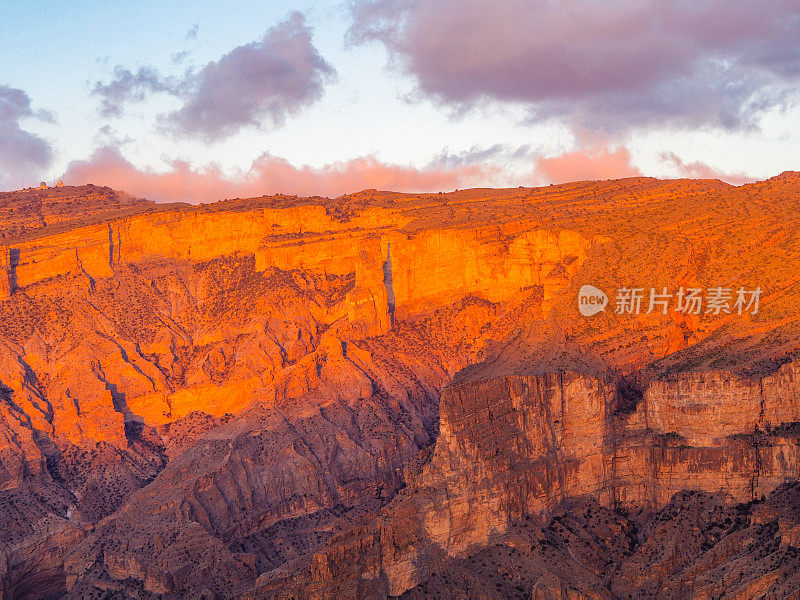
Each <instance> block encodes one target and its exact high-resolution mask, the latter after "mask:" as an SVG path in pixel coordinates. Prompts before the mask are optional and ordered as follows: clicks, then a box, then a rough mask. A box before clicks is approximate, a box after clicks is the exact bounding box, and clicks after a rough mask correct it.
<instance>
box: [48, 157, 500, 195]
mask: <svg viewBox="0 0 800 600" xmlns="http://www.w3.org/2000/svg"><path fill="white" fill-rule="evenodd" d="M487 170H488V168H487V167H482V166H478V165H464V166H460V167H454V168H435V167H428V168H425V169H416V168H414V167H410V166H402V165H392V164H385V163H382V162H380V161H379V160H377V159H376V158H375V157H372V156H367V157H362V158H356V159H352V160H349V161H344V162H338V163H334V164H331V165H326V166H324V167H322V168H314V167H309V166H301V167H296V166H294V165H292V164H290V163H289V162H287V161H286V160H284V159H282V158H278V157H275V156H271V155H270V154H263V155H261V156H260V157H259V158H257V159H256V160H255V161H253V164H252V165H251V166H250V168H249V169H248V170H240V171H237V172H234V173H233V174H227V173H225V172H224V171H223V169H222V168H221V167H220V166H219V165H216V164H209V165H205V166H202V167H194V166H192V165H191V164H190V163H188V162H186V161H181V160H174V161H172V162H171V163H170V169H169V170H168V171H166V172H157V171H154V170H152V169H140V168H138V167H136V166H134V165H133V164H131V163H130V162H129V161H127V160H126V159H125V158H124V157H123V156H122V155H121V154H120V152H119V150H118V149H117V148H115V147H113V146H106V147H103V148H100V149H98V150H97V151H96V152H95V153H94V154H93V155H92V156H91V157H90V158H89V159H88V160H86V161H73V162H72V163H70V165H69V167H68V168H67V171H66V172H65V173H64V175H63V177H62V179H63V180H64V181H65V182H66V183H68V184H72V185H80V184H84V183H94V184H98V185H107V186H109V187H113V188H115V189H118V190H123V191H126V192H128V193H130V194H133V195H135V196H139V197H144V198H149V199H151V200H156V201H158V202H192V203H198V202H212V201H214V200H219V199H221V198H232V197H239V198H248V197H254V196H262V195H269V194H276V193H283V194H296V195H299V196H313V195H320V196H330V197H335V196H340V195H342V194H345V193H349V192H354V191H358V190H362V189H369V188H376V189H383V190H396V191H408V192H423V191H439V190H448V189H454V188H457V187H464V186H468V185H475V184H476V183H478V182H480V181H481V180H483V178H484V177H485V175H486V172H487Z"/></svg>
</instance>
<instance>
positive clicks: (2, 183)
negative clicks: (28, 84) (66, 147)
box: [0, 85, 53, 188]
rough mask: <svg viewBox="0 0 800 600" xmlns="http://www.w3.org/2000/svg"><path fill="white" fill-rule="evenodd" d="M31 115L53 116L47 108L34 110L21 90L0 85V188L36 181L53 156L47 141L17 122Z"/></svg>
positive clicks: (30, 183)
mask: <svg viewBox="0 0 800 600" xmlns="http://www.w3.org/2000/svg"><path fill="white" fill-rule="evenodd" d="M31 117H33V118H38V119H41V120H44V121H48V122H52V120H53V115H52V114H51V113H49V112H46V111H39V112H34V111H33V109H32V108H31V100H30V98H29V97H28V95H27V94H26V93H25V92H24V91H22V90H19V89H16V88H12V87H8V86H4V85H0V188H16V187H23V186H26V185H33V183H34V181H33V180H37V181H35V183H38V180H39V179H40V178H41V177H42V171H43V170H44V169H46V168H47V167H49V166H50V163H51V162H52V160H53V149H52V148H51V147H50V144H49V143H48V142H47V141H46V140H45V139H43V138H41V137H39V136H38V135H35V134H33V133H30V132H29V131H25V130H24V129H22V127H21V126H20V120H21V119H24V118H31Z"/></svg>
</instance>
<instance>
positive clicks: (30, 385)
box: [0, 173, 800, 598]
mask: <svg viewBox="0 0 800 600" xmlns="http://www.w3.org/2000/svg"><path fill="white" fill-rule="evenodd" d="M82 203H84V204H85V206H86V207H87V210H86V211H82V210H81V209H80V207H81V206H82ZM798 206H800V175H798V174H796V173H785V174H783V175H781V176H778V177H775V178H772V179H770V180H767V181H764V182H759V183H755V184H750V185H744V186H740V187H733V186H730V185H727V184H724V183H721V182H719V181H712V180H704V181H695V180H676V181H661V180H656V179H649V178H633V179H625V180H619V181H607V182H579V183H573V184H566V185H562V186H549V187H546V188H532V189H531V188H519V189H508V190H491V189H475V190H463V191H459V192H453V193H448V194H398V193H392V192H379V191H375V190H366V191H363V192H359V193H356V194H351V195H348V196H343V197H341V198H336V199H325V198H295V197H287V196H276V197H263V198H254V199H246V200H227V201H222V202H218V203H214V204H211V205H205V206H189V205H182V204H174V205H156V204H153V203H150V202H148V201H144V200H136V199H133V198H130V197H128V196H125V195H124V194H121V193H119V192H115V191H113V190H109V189H107V188H98V187H95V186H85V187H82V188H70V187H64V188H58V189H54V190H32V191H29V192H24V193H23V192H16V193H13V194H0V327H1V328H2V335H1V336H0V506H2V507H3V509H4V511H3V513H2V514H3V516H2V517H0V520H1V524H2V527H1V528H0V529H2V530H3V531H4V532H5V533H3V534H1V535H0V581H1V582H2V586H0V598H35V597H40V596H41V594H42V590H45V591H46V594H47V595H49V596H51V597H61V596H66V597H71V598H87V597H100V596H101V595H103V594H106V595H108V594H111V595H110V596H108V597H120V598H124V597H141V598H145V597H147V598H149V597H168V598H183V597H209V598H210V597H219V598H229V597H249V598H255V597H259V598H273V597H274V598H282V597H285V598H289V597H302V598H306V597H307V598H345V597H347V598H351V597H359V598H379V597H388V596H390V595H391V596H399V595H401V594H408V595H409V596H408V597H435V595H434V592H433V591H432V590H433V589H434V588H435V589H439V590H443V591H442V592H441V593H443V594H445V595H443V596H442V597H456V596H453V595H450V596H448V595H446V594H447V591H446V590H447V589H451V591H452V589H461V590H462V591H463V593H465V594H467V596H465V597H487V598H494V597H497V598H501V597H502V598H506V597H527V598H530V597H534V598H540V597H541V598H547V597H559V596H553V595H552V594H555V593H556V592H557V593H559V594H562V596H560V597H576V598H583V597H586V598H606V597H608V598H611V597H619V596H623V597H626V594H627V593H628V592H629V591H630V590H633V589H636V588H638V589H651V588H652V589H662V590H674V591H675V593H676V594H679V593H680V590H681V589H685V586H687V585H689V583H687V582H691V585H693V586H697V587H696V589H697V594H701V592H702V593H712V592H713V590H715V589H716V588H714V587H713V585H712V584H711V583H703V582H702V581H701V580H702V577H700V576H699V575H696V574H695V575H692V574H691V573H693V572H695V571H697V570H698V569H700V566H699V565H702V564H706V565H707V566H708V565H710V564H711V563H710V562H708V561H711V562H713V568H715V569H727V568H730V569H734V567H733V566H731V567H728V565H733V564H734V562H735V559H736V557H738V560H740V561H741V560H745V559H747V560H749V561H750V563H752V566H751V567H749V570H747V569H745V570H743V571H742V573H741V574H739V575H737V577H738V578H739V579H737V580H736V584H735V585H736V586H738V587H736V589H741V590H750V592H746V591H742V592H741V594H745V595H742V596H740V597H748V596H747V595H746V594H747V593H753V590H763V591H764V593H771V594H773V597H783V596H782V595H781V594H782V593H783V591H785V590H789V589H791V587H792V586H793V585H795V583H797V585H799V586H800V582H798V581H796V576H795V575H792V573H793V572H794V571H792V568H793V567H792V565H794V564H795V562H792V561H794V560H795V558H792V557H791V556H790V555H791V553H792V551H790V550H787V548H796V547H797V540H798V539H800V536H798V535H797V533H796V531H800V529H797V530H795V529H793V528H794V527H800V516H798V515H796V514H795V513H794V512H792V511H791V510H788V509H782V508H780V507H781V506H783V504H781V503H786V502H789V503H790V504H791V502H790V499H791V498H794V496H792V494H794V493H795V491H796V490H795V488H794V487H792V485H794V484H793V482H794V481H796V479H797V478H798V476H799V475H800V451H799V450H798V448H799V447H800V446H798V440H800V428H799V427H800V426H797V423H800V389H799V388H798V385H800V384H799V383H798V381H800V379H798V377H800V374H798V367H797V360H796V357H797V348H798V343H799V342H798V340H800V335H798V334H799V333H800V332H799V331H798V322H800V313H798V308H797V307H798V303H799V302H800V293H798V291H797V290H798V287H797V283H798V277H800V276H799V275H798V269H797V266H798V265H800V238H798V234H797V232H798V231H800V223H798V222H797V221H800V211H798ZM32 213H35V214H37V215H41V218H37V219H33V218H31V216H30V215H31V214H32ZM587 284H588V285H594V286H597V287H599V288H600V289H603V290H605V292H606V293H607V294H608V296H609V300H610V305H609V306H608V307H607V309H606V310H605V311H603V312H601V313H599V314H597V315H595V316H592V317H584V316H582V315H581V314H580V313H579V311H578V307H577V294H578V290H579V289H580V288H581V287H582V286H583V285H587ZM717 286H722V287H726V288H731V289H733V290H735V289H738V288H739V287H744V288H746V289H748V290H752V289H755V288H756V287H758V288H760V289H761V290H762V297H761V305H760V308H759V310H758V311H757V312H752V311H750V312H748V311H744V312H743V313H742V314H739V312H738V311H737V310H731V311H730V312H724V311H722V312H720V313H719V314H716V313H714V312H700V313H699V314H685V313H682V312H679V311H675V310H669V311H668V312H667V314H662V313H661V311H658V310H656V311H650V312H648V311H646V310H642V311H640V313H639V314H626V313H623V314H619V313H617V312H616V311H615V310H614V308H615V307H614V301H615V295H616V290H617V289H619V288H625V287H627V288H630V287H641V288H646V289H648V290H649V288H651V287H652V288H654V289H659V290H660V289H662V288H663V287H667V288H669V289H670V290H673V291H675V290H677V289H678V288H679V287H684V288H689V287H697V288H702V289H709V288H713V287H717ZM686 494H693V495H686ZM762 496H763V497H764V498H765V499H764V500H763V504H759V503H761V502H762V500H761V498H762ZM787 499H789V500H787ZM575 503H578V504H575ZM743 506H745V508H742V507H743ZM737 507H738V508H737ZM564 511H567V512H564ZM693 511H694V512H693ZM736 511H739V512H736ZM770 511H773V512H770ZM773 513H774V514H775V516H774V519H772V520H770V519H771V517H769V515H770V514H773ZM562 514H563V515H566V516H563V517H562V516H560V515H562ZM581 515H583V516H581ZM598 515H599V516H602V519H600V517H599V516H598ZM686 515H695V516H691V517H686V518H688V519H689V520H690V521H691V522H693V523H695V524H696V525H697V531H699V532H700V533H696V532H694V530H692V531H691V532H690V533H691V535H695V533H696V540H697V541H696V545H694V546H692V545H691V544H689V547H690V550H687V552H686V555H685V556H680V557H677V556H671V557H669V558H667V557H662V558H660V559H658V560H657V559H656V558H654V554H653V553H654V552H655V550H654V549H653V544H655V542H654V541H653V540H654V539H655V538H654V537H653V536H656V532H657V535H658V536H661V537H662V538H664V539H667V538H668V537H669V536H670V535H672V536H674V539H676V540H677V539H681V536H683V537H684V538H687V536H689V537H691V535H690V533H687V531H684V530H681V529H680V527H682V526H679V525H678V524H679V523H683V522H684V521H685V520H686V519H685V518H684V517H685V516H686ZM697 515H699V516H697ZM726 518H730V520H731V524H725V519H726ZM553 519H556V520H553ZM558 519H562V520H558ZM563 519H572V521H571V523H572V525H570V526H569V527H568V529H569V531H571V532H572V533H570V534H569V535H567V533H565V532H564V530H562V529H561V525H560V524H561V523H562V522H563ZM598 519H600V520H598ZM603 519H605V520H603ZM692 519H693V520H692ZM704 519H705V520H704ZM714 519H718V520H720V523H722V525H720V528H719V530H717V529H714V528H713V527H712V525H713V523H716V522H717V521H715V520H714ZM737 519H738V520H737ZM773 521H774V523H775V525H774V527H773V525H770V524H771V523H773ZM736 523H739V524H740V525H741V526H739V525H736V527H734V525H733V524H736ZM759 523H760V524H759ZM667 524H674V528H673V529H670V530H669V531H670V532H671V533H669V532H667V531H666V529H665V528H667ZM762 525H763V527H761V526H762ZM706 526H708V528H709V529H708V530H707V529H706ZM767 526H768V527H771V529H769V528H768V531H769V532H771V533H769V535H771V536H772V537H770V538H769V539H770V540H773V541H775V540H777V541H775V542H774V543H775V544H776V545H775V549H774V550H771V551H770V552H771V554H769V555H767V554H765V555H764V556H760V555H759V556H758V557H756V556H755V554H753V555H752V556H751V555H749V554H737V555H734V554H735V553H734V550H733V548H735V547H737V544H739V542H738V541H736V540H740V539H745V538H746V537H747V536H751V537H752V536H756V537H757V536H762V537H763V536H766V535H767V533H764V532H765V531H767V529H764V527H767ZM758 527H761V529H758ZM603 528H612V529H613V528H616V534H614V535H613V536H612V535H611V534H610V533H608V532H606V533H603V532H604V531H606V530H605V529H603ZM748 528H750V529H748ZM579 530H580V531H581V532H583V533H576V532H578V531H579ZM712 530H713V532H715V533H712ZM681 531H683V533H680V532H681ZM637 532H638V533H637ZM664 536H666V537H664ZM737 536H738V537H737ZM611 537H614V538H615V539H618V540H622V541H620V542H619V543H620V544H622V545H625V544H627V546H625V548H624V549H621V548H622V546H620V548H617V546H615V545H614V544H613V543H611V542H608V543H606V542H602V544H601V543H600V542H599V541H596V540H606V539H611ZM545 539H546V540H548V541H547V543H544V542H543V541H542V540H545ZM670 539H672V538H670ZM687 539H688V538H687ZM692 539H694V538H692ZM759 539H761V538H759ZM764 539H766V538H764ZM591 540H595V541H591ZM726 540H728V541H726ZM687 543H688V542H687ZM764 543H765V544H766V546H764V544H762V546H764V547H766V548H771V546H770V545H769V544H771V543H773V542H772V541H769V543H767V542H764ZM604 544H605V545H604ZM728 546H730V548H729V549H728V550H725V548H728ZM508 548H513V549H514V552H516V553H517V554H515V555H514V556H513V557H512V556H511V554H507V552H506V549H508ZM748 548H749V546H748ZM508 552H510V550H509V551H508ZM547 552H554V553H556V554H555V555H558V556H561V557H563V560H561V559H559V560H560V561H561V563H563V565H565V566H563V568H561V567H559V569H560V570H558V569H557V570H553V567H551V566H548V565H551V564H552V563H553V562H554V560H555V559H554V558H553V556H555V555H553V556H550V557H549V558H548V555H547ZM742 552H745V551H744V550H742ZM747 552H750V550H747ZM752 552H754V553H755V552H756V550H755V549H754V550H753V551H752ZM759 552H760V550H759ZM781 552H782V553H783V554H781V555H780V556H781V557H783V558H780V559H776V558H775V557H776V556H778V555H777V554H776V553H781ZM480 553H483V554H480ZM709 553H711V554H709ZM713 553H716V554H713ZM726 553H727V554H726ZM499 557H502V558H499ZM713 557H716V558H713ZM747 557H749V558H747ZM512 558H513V560H512ZM712 559H713V560H712ZM559 560H555V562H559ZM464 561H477V562H475V564H476V565H480V564H481V561H482V563H483V566H484V567H485V566H486V564H492V565H495V564H496V565H500V564H501V563H502V567H501V566H497V567H496V568H492V569H489V567H486V568H487V569H489V571H491V572H488V571H487V572H483V575H481V576H480V577H478V575H477V574H478V573H479V572H480V569H479V568H478V567H477V566H476V567H474V568H469V567H466V566H465V565H467V564H468V563H466V562H464ZM487 561H488V562H487ZM492 561H495V562H492ZM497 561H501V562H497ZM509 561H510V562H509ZM514 561H516V562H514ZM648 561H649V562H648ZM659 561H660V562H659ZM702 561H706V563H703V562H702ZM770 561H771V562H770ZM512 563H513V565H517V566H515V567H514V568H513V569H512ZM561 563H559V564H561ZM641 564H649V565H656V564H657V565H659V567H658V568H657V569H655V568H654V569H652V570H651V574H650V575H648V576H643V577H645V579H641V578H640V580H636V578H635V577H634V575H633V574H634V573H635V572H637V571H636V569H637V568H638V567H637V565H641ZM770 565H772V566H770ZM798 566H800V565H798ZM708 568H712V567H711V566H709V567H708ZM515 569H516V570H515ZM693 569H694V570H695V571H693ZM500 571H503V572H504V573H506V575H507V576H504V578H503V577H500V576H499V575H498V573H499V572H500ZM795 571H797V569H795ZM726 572H727V571H726ZM731 573H733V571H731ZM445 574H446V576H447V577H449V578H451V579H452V580H453V581H456V580H458V581H459V582H460V583H459V585H458V586H453V585H450V586H447V585H444V584H440V583H437V582H439V581H440V580H441V579H442V577H444V576H445ZM498 577H500V578H499V579H498ZM647 577H650V578H649V579H648V578H647ZM792 577H795V579H792ZM509 578H511V579H509ZM512 579H513V585H512ZM793 582H794V583H793ZM437 585H440V586H441V587H439V588H437V587H436V586H437ZM731 585H732V586H733V584H731ZM426 586H429V587H430V589H429V587H426ZM482 586H483V587H482ZM486 586H489V587H491V588H492V589H491V590H489V591H487V589H488V588H486V589H484V587H486ZM504 586H510V587H508V591H503V592H502V593H501V592H500V591H498V590H506V587H504ZM648 586H650V587H648ZM659 586H660V587H659ZM682 586H683V587H682ZM703 586H706V587H703ZM709 586H710V587H709ZM731 589H733V587H731ZM425 590H428V591H425ZM464 590H466V591H464ZM513 590H516V591H513ZM702 590H705V591H704V592H703V591H702ZM709 590H711V591H709ZM670 593H671V592H670ZM198 594H199V595H198ZM480 594H483V596H480ZM513 594H521V595H520V596H516V595H513ZM537 594H538V595H537ZM548 594H551V595H548ZM569 594H572V595H571V596H570V595H569ZM578 594H583V595H578ZM404 597H405V596H404ZM643 597H649V596H643ZM698 597H700V596H698Z"/></svg>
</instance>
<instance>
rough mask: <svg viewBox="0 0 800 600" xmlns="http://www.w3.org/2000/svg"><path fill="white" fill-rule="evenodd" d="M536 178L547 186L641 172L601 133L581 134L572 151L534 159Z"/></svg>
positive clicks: (636, 175)
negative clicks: (576, 145) (547, 184)
mask: <svg viewBox="0 0 800 600" xmlns="http://www.w3.org/2000/svg"><path fill="white" fill-rule="evenodd" d="M534 172H535V175H536V177H537V178H538V179H539V180H541V181H543V182H547V183H567V182H570V181H594V180H599V179H619V178H622V177H638V176H640V175H642V172H641V171H640V170H639V169H638V168H637V167H635V166H634V165H633V164H632V162H631V154H630V152H629V151H628V149H627V148H625V147H624V146H616V147H615V146H613V145H611V144H610V142H609V140H608V139H606V137H605V136H603V135H602V134H598V133H596V132H581V133H580V135H578V147H577V148H576V149H575V150H572V151H569V152H565V153H563V154H560V155H557V156H551V157H545V156H539V157H537V158H536V159H535V160H534Z"/></svg>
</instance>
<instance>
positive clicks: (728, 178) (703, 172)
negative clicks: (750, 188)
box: [661, 152, 757, 185]
mask: <svg viewBox="0 0 800 600" xmlns="http://www.w3.org/2000/svg"><path fill="white" fill-rule="evenodd" d="M661 160H662V162H664V163H665V164H667V165H669V166H670V167H672V168H673V170H675V171H676V172H677V173H678V175H679V176H680V177H689V178H691V179H719V180H721V181H724V182H726V183H730V184H731V185H742V184H744V183H753V182H754V181H757V180H756V178H754V177H750V176H749V175H746V174H745V173H726V172H725V171H721V170H719V169H715V168H713V167H711V166H709V165H707V164H706V163H704V162H701V161H695V162H691V163H686V162H684V161H683V159H681V158H680V157H679V156H678V155H677V154H675V153H674V152H663V153H662V154H661Z"/></svg>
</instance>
